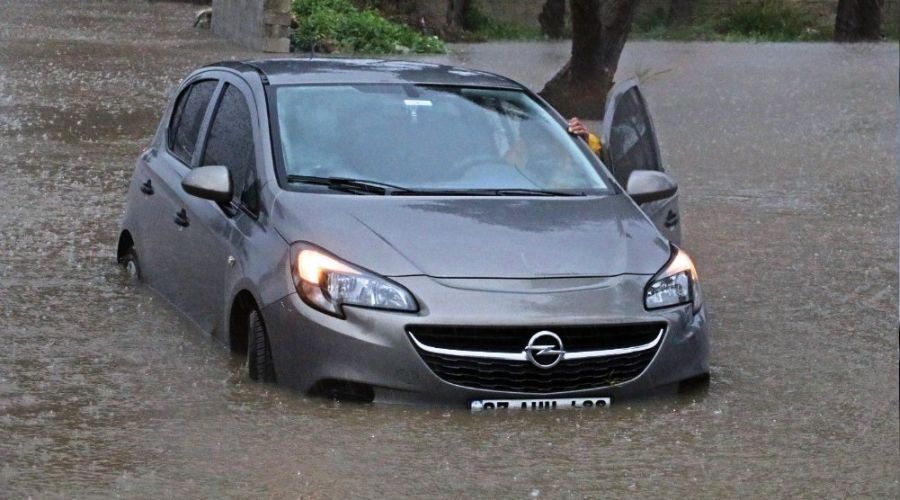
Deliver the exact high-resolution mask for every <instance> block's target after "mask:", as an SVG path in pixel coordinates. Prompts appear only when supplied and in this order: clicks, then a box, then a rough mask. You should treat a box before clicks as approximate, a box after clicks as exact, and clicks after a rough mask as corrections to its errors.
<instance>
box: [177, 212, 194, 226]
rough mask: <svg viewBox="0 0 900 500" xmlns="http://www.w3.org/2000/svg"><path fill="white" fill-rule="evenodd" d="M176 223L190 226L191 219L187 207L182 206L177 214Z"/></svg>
mask: <svg viewBox="0 0 900 500" xmlns="http://www.w3.org/2000/svg"><path fill="white" fill-rule="evenodd" d="M175 224H178V225H179V226H181V227H188V226H190V225H191V223H190V221H188V216H187V211H186V210H185V209H183V208H182V209H181V210H180V211H178V213H176V214H175Z"/></svg>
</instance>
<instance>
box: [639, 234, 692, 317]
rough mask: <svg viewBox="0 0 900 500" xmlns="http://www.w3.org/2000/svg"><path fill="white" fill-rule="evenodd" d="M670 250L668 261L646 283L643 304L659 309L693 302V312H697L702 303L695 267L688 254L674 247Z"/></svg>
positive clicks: (649, 307) (648, 307)
mask: <svg viewBox="0 0 900 500" xmlns="http://www.w3.org/2000/svg"><path fill="white" fill-rule="evenodd" d="M672 251H673V252H672V258H671V259H670V260H669V263H668V264H666V267H664V268H663V269H662V271H660V272H659V273H657V275H656V276H654V277H653V279H652V280H650V284H649V285H647V291H646V292H645V293H644V306H645V307H646V308H647V309H659V308H661V307H672V306H677V305H681V304H687V303H693V304H694V312H697V311H699V310H700V306H701V305H702V295H701V293H700V282H699V281H698V280H697V269H696V268H694V263H693V261H691V258H690V257H688V254H686V253H684V252H683V251H681V250H679V249H678V248H675V247H672Z"/></svg>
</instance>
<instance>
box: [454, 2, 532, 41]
mask: <svg viewBox="0 0 900 500" xmlns="http://www.w3.org/2000/svg"><path fill="white" fill-rule="evenodd" d="M463 16H464V19H463V24H464V26H465V28H466V29H467V30H469V31H471V32H472V33H474V34H475V36H476V38H481V39H484V40H534V39H540V38H543V35H542V34H541V30H540V29H538V28H533V27H530V26H520V25H517V24H512V23H504V22H502V21H498V20H496V19H492V18H491V17H490V16H488V15H486V14H485V13H484V12H483V11H482V10H481V9H480V8H479V6H478V1H476V0H469V2H467V4H466V10H465V12H464V13H463Z"/></svg>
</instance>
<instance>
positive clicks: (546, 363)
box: [525, 330, 566, 369]
mask: <svg viewBox="0 0 900 500" xmlns="http://www.w3.org/2000/svg"><path fill="white" fill-rule="evenodd" d="M565 355H566V351H564V350H563V343H562V339H560V338H559V335H557V334H555V333H553V332H548V331H547V330H544V331H541V332H537V333H535V334H534V335H532V336H531V340H529V341H528V345H527V346H525V357H526V358H527V359H528V361H531V364H533V365H534V366H536V367H538V368H544V369H548V368H553V367H554V366H556V364H557V363H559V362H560V361H561V360H562V359H563V356H565Z"/></svg>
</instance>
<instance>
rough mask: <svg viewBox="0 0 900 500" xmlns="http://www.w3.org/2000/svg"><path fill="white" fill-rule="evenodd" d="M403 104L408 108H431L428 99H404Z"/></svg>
mask: <svg viewBox="0 0 900 500" xmlns="http://www.w3.org/2000/svg"><path fill="white" fill-rule="evenodd" d="M403 104H406V105H407V106H431V101H429V100H427V99H404V100H403Z"/></svg>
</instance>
